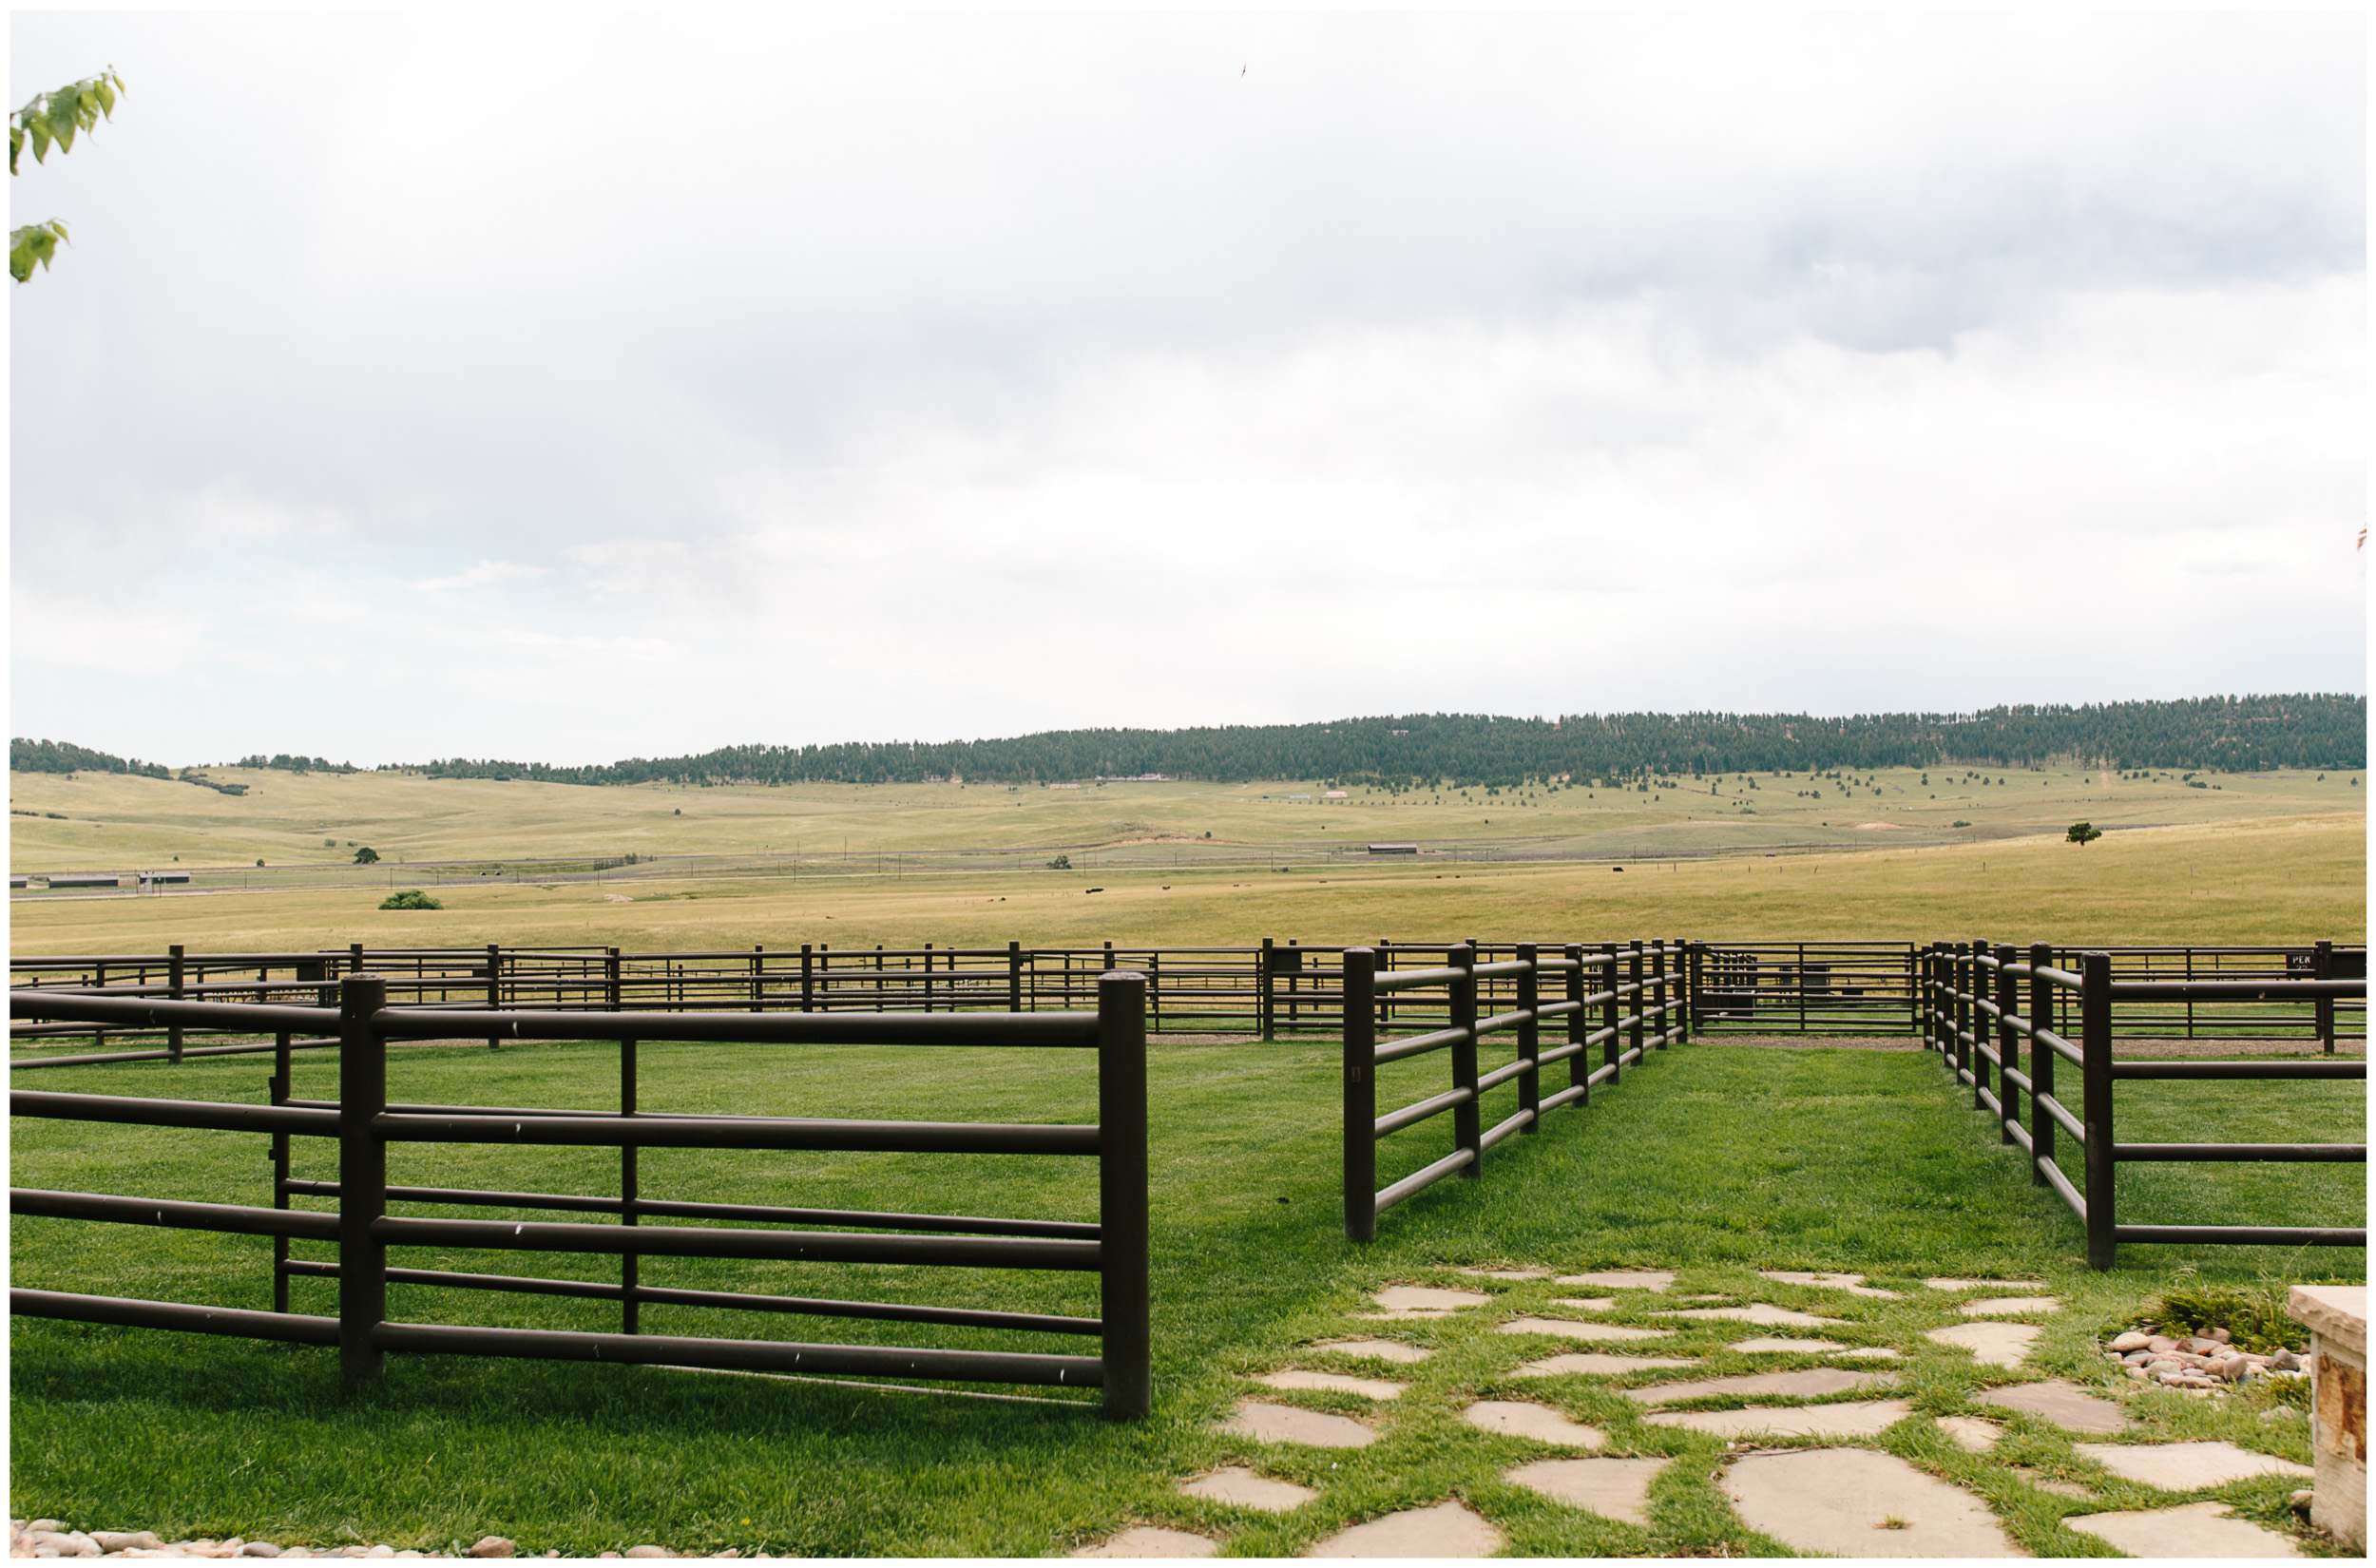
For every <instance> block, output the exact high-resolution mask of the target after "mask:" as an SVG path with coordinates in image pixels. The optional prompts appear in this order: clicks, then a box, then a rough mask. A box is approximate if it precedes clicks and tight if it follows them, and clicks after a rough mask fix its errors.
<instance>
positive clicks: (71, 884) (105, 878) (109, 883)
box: [49, 871, 124, 890]
mask: <svg viewBox="0 0 2376 1568" xmlns="http://www.w3.org/2000/svg"><path fill="white" fill-rule="evenodd" d="M49 886H50V888H51V889H53V890H54V889H59V888H121V887H122V886H124V878H122V877H120V876H117V875H115V874H113V873H112V872H107V873H102V872H96V871H88V872H86V871H74V872H71V873H67V874H57V873H52V875H51V876H50V878H49Z"/></svg>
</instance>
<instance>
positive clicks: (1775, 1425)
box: [1642, 1399, 1914, 1437]
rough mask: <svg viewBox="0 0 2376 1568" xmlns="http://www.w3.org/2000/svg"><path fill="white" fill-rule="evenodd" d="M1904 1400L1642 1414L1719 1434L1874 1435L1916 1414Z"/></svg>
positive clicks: (1656, 1421)
mask: <svg viewBox="0 0 2376 1568" xmlns="http://www.w3.org/2000/svg"><path fill="white" fill-rule="evenodd" d="M1913 1411H1914V1406H1913V1405H1912V1404H1910V1403H1909V1402H1907V1401H1906V1400H1902V1399H1868V1400H1851V1401H1849V1402H1848V1403H1846V1404H1841V1405H1799V1406H1797V1407H1795V1408H1792V1407H1788V1406H1784V1407H1780V1408H1770V1409H1763V1410H1683V1411H1673V1410H1658V1411H1654V1412H1652V1413H1651V1414H1649V1415H1646V1416H1644V1417H1642V1420H1643V1421H1645V1422H1647V1423H1649V1424H1650V1425H1653V1426H1688V1427H1690V1428H1691V1429H1692V1430H1693V1431H1695V1432H1714V1433H1715V1435H1716V1436H1718V1437H1740V1436H1742V1435H1743V1434H1744V1433H1749V1432H1771V1433H1772V1434H1773V1435H1774V1436H1775V1437H1871V1436H1873V1435H1875V1434H1876V1433H1878V1432H1880V1431H1882V1430H1883V1429H1884V1428H1887V1427H1889V1426H1893V1425H1896V1424H1897V1423H1899V1422H1901V1421H1904V1420H1905V1419H1906V1418H1907V1416H1909V1415H1911V1414H1913Z"/></svg>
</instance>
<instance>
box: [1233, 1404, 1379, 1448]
mask: <svg viewBox="0 0 2376 1568" xmlns="http://www.w3.org/2000/svg"><path fill="white" fill-rule="evenodd" d="M1221 1430H1222V1431H1224V1432H1232V1433H1235V1434H1236V1435H1237V1436H1239V1437H1250V1438H1254V1439H1256V1440H1257V1441H1259V1442H1262V1443H1301V1444H1308V1445H1310V1446H1312V1447H1314V1448H1367V1447H1369V1446H1370V1444H1373V1443H1375V1442H1377V1441H1378V1434H1377V1433H1375V1432H1373V1431H1371V1430H1370V1428H1369V1427H1367V1426H1364V1425H1362V1424H1361V1423H1360V1422H1357V1421H1355V1420H1353V1419H1352V1418H1351V1416H1332V1415H1329V1414H1327V1413H1325V1412H1323V1411H1319V1410H1306V1409H1304V1408H1302V1407H1300V1406H1298V1405H1274V1404H1272V1403H1271V1402H1270V1401H1269V1400H1263V1399H1248V1400H1240V1401H1239V1402H1238V1405H1237V1413H1236V1415H1234V1416H1232V1417H1230V1418H1229V1419H1228V1420H1227V1421H1225V1422H1223V1423H1221Z"/></svg>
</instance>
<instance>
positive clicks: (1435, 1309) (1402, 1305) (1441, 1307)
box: [1360, 1285, 1493, 1323]
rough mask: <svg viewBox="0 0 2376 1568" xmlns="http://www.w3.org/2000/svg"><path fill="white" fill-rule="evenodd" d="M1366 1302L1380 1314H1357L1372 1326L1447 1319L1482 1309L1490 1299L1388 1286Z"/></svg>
mask: <svg viewBox="0 0 2376 1568" xmlns="http://www.w3.org/2000/svg"><path fill="white" fill-rule="evenodd" d="M1492 1299H1493V1298H1492V1297H1491V1296H1489V1295H1486V1294H1485V1292H1484V1291H1447V1290H1443V1289H1441V1288H1439V1287H1436V1286H1431V1285H1389V1286H1388V1287H1387V1288H1386V1289H1385V1290H1383V1291H1371V1292H1370V1300H1371V1301H1374V1302H1376V1303H1377V1304H1378V1305H1379V1306H1380V1307H1382V1308H1384V1309H1385V1310H1384V1311H1378V1312H1364V1313H1361V1314H1360V1315H1361V1316H1363V1317H1366V1318H1368V1319H1370V1321H1371V1322H1373V1323H1390V1322H1396V1321H1400V1320H1404V1319H1408V1318H1421V1319H1426V1318H1439V1317H1448V1316H1450V1315H1451V1314H1452V1313H1454V1312H1457V1311H1459V1310H1462V1309H1463V1308H1466V1307H1482V1306H1484V1305H1485V1303H1486V1302H1488V1301H1491V1300H1492Z"/></svg>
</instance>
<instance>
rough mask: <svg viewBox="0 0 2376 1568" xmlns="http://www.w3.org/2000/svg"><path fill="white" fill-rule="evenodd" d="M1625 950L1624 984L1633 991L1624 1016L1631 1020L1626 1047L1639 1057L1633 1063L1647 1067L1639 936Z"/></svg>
mask: <svg viewBox="0 0 2376 1568" xmlns="http://www.w3.org/2000/svg"><path fill="white" fill-rule="evenodd" d="M1627 951H1628V954H1629V956H1628V957H1627V959H1626V961H1625V984H1626V985H1627V986H1628V987H1630V988H1631V990H1632V993H1633V1007H1632V1009H1631V1011H1629V1012H1628V1014H1627V1015H1626V1016H1627V1018H1628V1019H1629V1020H1630V1021H1631V1023H1632V1025H1633V1028H1632V1036H1633V1038H1632V1040H1631V1042H1629V1043H1628V1044H1627V1046H1626V1049H1627V1050H1628V1051H1630V1052H1632V1053H1633V1054H1634V1055H1635V1056H1637V1057H1638V1058H1639V1059H1640V1060H1639V1061H1637V1062H1636V1063H1635V1065H1637V1066H1640V1067H1647V1066H1649V1065H1650V1048H1649V1046H1648V1045H1647V1044H1645V1043H1644V1042H1643V1038H1642V1017H1641V1009H1642V967H1641V938H1639V937H1636V938H1634V940H1633V944H1632V946H1631V947H1629V948H1628V949H1627Z"/></svg>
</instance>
